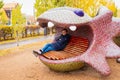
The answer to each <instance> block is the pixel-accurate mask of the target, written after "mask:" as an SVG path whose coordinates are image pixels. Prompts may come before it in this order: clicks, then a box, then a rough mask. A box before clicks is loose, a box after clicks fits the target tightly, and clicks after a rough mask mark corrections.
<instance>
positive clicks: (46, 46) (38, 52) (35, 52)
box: [33, 44, 51, 57]
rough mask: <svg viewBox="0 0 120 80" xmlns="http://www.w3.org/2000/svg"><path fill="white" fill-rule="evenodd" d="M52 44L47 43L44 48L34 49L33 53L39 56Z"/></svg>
mask: <svg viewBox="0 0 120 80" xmlns="http://www.w3.org/2000/svg"><path fill="white" fill-rule="evenodd" d="M50 46H51V44H46V45H45V46H44V48H43V49H40V50H33V54H34V55H35V56H36V57H37V56H39V55H40V54H43V53H45V52H46V51H45V50H46V49H47V48H48V47H50Z"/></svg>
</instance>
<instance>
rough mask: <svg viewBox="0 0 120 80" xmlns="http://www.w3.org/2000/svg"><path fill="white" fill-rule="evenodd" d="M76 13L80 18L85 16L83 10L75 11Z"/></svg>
mask: <svg viewBox="0 0 120 80" xmlns="http://www.w3.org/2000/svg"><path fill="white" fill-rule="evenodd" d="M74 13H75V14H76V15H78V16H80V17H83V16H84V12H83V11H82V10H75V11H74Z"/></svg>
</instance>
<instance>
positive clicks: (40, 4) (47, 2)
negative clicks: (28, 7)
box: [34, 0, 66, 17]
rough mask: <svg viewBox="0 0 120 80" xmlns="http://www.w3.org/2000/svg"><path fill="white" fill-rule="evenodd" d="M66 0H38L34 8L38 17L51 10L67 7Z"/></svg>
mask: <svg viewBox="0 0 120 80" xmlns="http://www.w3.org/2000/svg"><path fill="white" fill-rule="evenodd" d="M65 3H66V0H36V2H35V4H34V8H35V9H36V12H35V14H36V17H38V16H39V15H40V14H41V13H43V12H45V11H46V10H48V9H50V8H55V7H61V6H65Z"/></svg>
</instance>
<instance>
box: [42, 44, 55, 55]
mask: <svg viewBox="0 0 120 80" xmlns="http://www.w3.org/2000/svg"><path fill="white" fill-rule="evenodd" d="M41 50H42V54H44V53H46V52H48V51H53V50H55V49H54V48H53V46H52V45H51V44H46V45H45V46H44V48H42V49H41Z"/></svg>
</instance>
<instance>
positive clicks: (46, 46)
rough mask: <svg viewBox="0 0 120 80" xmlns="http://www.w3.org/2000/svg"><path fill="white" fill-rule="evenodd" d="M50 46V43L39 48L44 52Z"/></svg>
mask: <svg viewBox="0 0 120 80" xmlns="http://www.w3.org/2000/svg"><path fill="white" fill-rule="evenodd" d="M50 46H51V44H46V45H45V46H44V47H43V48H42V49H41V50H42V51H43V52H44V51H45V50H46V49H47V48H48V47H50Z"/></svg>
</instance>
